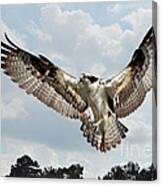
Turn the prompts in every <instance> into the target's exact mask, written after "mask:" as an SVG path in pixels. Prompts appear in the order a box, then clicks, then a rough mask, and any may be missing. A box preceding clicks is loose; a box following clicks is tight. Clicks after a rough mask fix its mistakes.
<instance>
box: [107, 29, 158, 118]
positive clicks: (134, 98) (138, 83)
mask: <svg viewBox="0 0 162 186" xmlns="http://www.w3.org/2000/svg"><path fill="white" fill-rule="evenodd" d="M155 64H156V40H155V34H154V30H153V27H152V28H151V29H150V30H149V31H148V33H147V34H146V36H145V37H144V39H143V41H142V43H141V44H140V46H139V48H138V49H137V50H136V51H135V53H134V55H133V57H132V59H131V62H130V63H129V64H128V66H127V67H126V68H125V69H124V70H123V71H122V72H121V73H119V75H117V76H115V77H114V78H112V79H111V80H109V81H107V85H106V90H107V93H108V95H109V96H110V97H111V98H112V99H113V103H114V110H115V113H116V115H117V117H125V116H127V115H129V114H130V113H132V112H134V111H135V110H136V109H137V108H138V107H139V106H140V105H141V104H142V102H143V101H144V98H145V96H146V93H147V92H148V91H149V90H150V89H151V88H153V78H155V75H154V73H155V72H154V70H153V66H154V65H155Z"/></svg>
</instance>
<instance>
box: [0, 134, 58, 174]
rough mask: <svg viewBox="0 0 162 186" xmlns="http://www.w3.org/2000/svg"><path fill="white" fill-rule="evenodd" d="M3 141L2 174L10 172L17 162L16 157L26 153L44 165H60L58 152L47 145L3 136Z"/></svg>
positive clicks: (0, 162)
mask: <svg viewBox="0 0 162 186" xmlns="http://www.w3.org/2000/svg"><path fill="white" fill-rule="evenodd" d="M2 142H3V143H2V150H1V159H0V164H1V166H0V175H1V176H4V175H6V174H8V173H9V171H10V168H11V165H12V164H15V163H16V159H17V158H19V157H21V156H23V155H24V154H26V155H29V156H31V158H33V160H37V161H38V162H39V163H40V165H41V166H42V167H44V166H51V165H52V166H53V167H58V156H57V154H56V153H55V151H54V150H53V149H51V148H50V147H48V146H46V145H43V144H39V143H34V142H29V141H25V140H18V139H14V138H3V139H2Z"/></svg>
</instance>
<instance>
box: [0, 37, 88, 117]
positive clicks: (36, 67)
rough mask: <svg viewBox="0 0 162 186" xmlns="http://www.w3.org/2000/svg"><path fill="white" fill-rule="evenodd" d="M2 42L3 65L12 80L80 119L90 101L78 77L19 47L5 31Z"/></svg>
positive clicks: (66, 114)
mask: <svg viewBox="0 0 162 186" xmlns="http://www.w3.org/2000/svg"><path fill="white" fill-rule="evenodd" d="M5 37H6V40H7V41H8V43H9V44H10V45H8V44H6V43H4V42H1V61H2V62H3V63H2V64H1V67H2V68H3V69H4V73H5V74H7V75H9V76H10V77H11V80H12V81H14V82H16V83H18V85H19V87H21V88H23V89H25V91H26V92H27V93H28V94H32V95H33V96H35V97H37V98H38V99H39V100H40V101H42V102H43V103H45V104H46V105H48V106H49V107H51V108H53V109H54V110H56V111H57V112H59V113H61V114H62V115H64V116H67V117H70V118H75V119H76V118H78V117H79V113H81V112H83V111H84V110H85V108H86V103H85V102H84V101H83V100H82V99H81V97H80V95H79V94H78V92H77V80H76V78H75V77H73V76H71V75H70V74H68V73H66V72H65V71H63V70H61V69H60V68H59V67H57V66H56V65H54V64H53V63H51V62H50V61H49V60H48V59H47V58H45V57H43V56H41V55H39V57H37V56H35V55H33V54H31V53H29V52H27V51H25V50H22V49H21V48H19V47H18V46H16V45H15V44H14V43H13V42H11V40H10V39H9V38H8V37H7V35H6V34H5Z"/></svg>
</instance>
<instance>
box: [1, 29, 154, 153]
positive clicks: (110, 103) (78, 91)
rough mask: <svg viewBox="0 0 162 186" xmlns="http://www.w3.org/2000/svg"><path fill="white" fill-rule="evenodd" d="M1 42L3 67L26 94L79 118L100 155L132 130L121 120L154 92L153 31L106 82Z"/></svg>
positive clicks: (8, 40)
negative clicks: (67, 70)
mask: <svg viewBox="0 0 162 186" xmlns="http://www.w3.org/2000/svg"><path fill="white" fill-rule="evenodd" d="M5 38H6V41H7V42H8V43H4V42H1V61H2V62H3V63H2V64H1V67H2V68H3V69H4V73H5V74H7V75H8V76H10V78H11V80H12V81H14V82H16V83H18V85H19V87H21V88H23V89H24V90H25V91H26V93H27V94H31V95H33V96H35V97H36V98H38V99H39V100H40V101H41V102H43V103H45V104H46V105H47V106H49V107H51V108H52V109H54V110H55V111H57V112H59V113H61V114H62V115H63V116H66V117H69V118H72V119H79V120H80V121H81V122H82V125H81V130H82V131H83V135H84V136H85V137H86V138H87V141H88V142H89V143H91V145H92V146H94V147H96V149H97V150H100V151H101V152H106V151H108V150H110V149H111V148H112V147H113V148H115V147H116V145H117V144H120V143H121V140H122V139H123V138H125V137H126V132H127V131H128V129H127V127H125V126H124V125H123V124H122V123H121V122H120V121H119V118H122V117H126V116H128V115H129V114H130V113H132V112H134V111H135V110H136V109H137V108H138V107H139V106H140V105H141V104H142V102H143V101H144V98H145V96H146V93H147V92H148V91H149V90H150V89H151V88H153V83H152V82H153V77H154V76H153V67H154V63H156V40H155V34H154V30H153V27H151V28H150V29H149V31H148V33H147V34H146V36H145V37H144V39H143V41H142V42H141V44H140V45H139V47H138V49H136V50H135V52H134V54H133V56H132V58H131V60H130V62H129V64H128V65H127V66H126V68H125V69H123V70H122V71H121V72H120V73H119V74H118V75H116V76H115V77H113V78H111V79H109V80H104V79H102V78H99V77H95V76H93V75H88V74H82V75H81V77H80V78H79V79H77V78H75V77H74V76H72V75H70V74H68V73H67V72H65V71H64V70H62V69H61V68H59V67H58V66H56V65H55V64H53V63H52V62H51V61H50V60H49V59H47V58H46V57H44V56H42V55H39V56H36V55H33V54H31V53H29V52H27V51H25V50H23V49H21V48H20V47H19V46H17V45H16V44H14V43H13V42H12V41H11V40H10V39H9V38H8V36H7V35H6V34H5Z"/></svg>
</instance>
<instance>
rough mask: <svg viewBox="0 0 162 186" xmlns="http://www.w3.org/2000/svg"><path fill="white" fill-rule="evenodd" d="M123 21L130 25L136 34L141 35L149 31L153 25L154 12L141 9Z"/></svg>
mask: <svg viewBox="0 0 162 186" xmlns="http://www.w3.org/2000/svg"><path fill="white" fill-rule="evenodd" d="M121 20H122V21H125V22H128V23H130V24H131V26H132V28H133V30H134V32H136V33H138V34H141V33H142V32H143V30H147V29H148V28H149V27H150V26H151V24H152V23H151V24H150V22H151V20H152V10H151V9H144V8H139V9H138V10H136V11H133V12H131V13H130V14H129V15H126V16H125V17H123V18H122V19H121Z"/></svg>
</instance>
